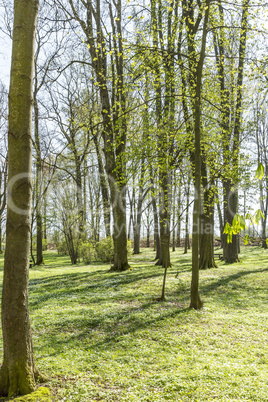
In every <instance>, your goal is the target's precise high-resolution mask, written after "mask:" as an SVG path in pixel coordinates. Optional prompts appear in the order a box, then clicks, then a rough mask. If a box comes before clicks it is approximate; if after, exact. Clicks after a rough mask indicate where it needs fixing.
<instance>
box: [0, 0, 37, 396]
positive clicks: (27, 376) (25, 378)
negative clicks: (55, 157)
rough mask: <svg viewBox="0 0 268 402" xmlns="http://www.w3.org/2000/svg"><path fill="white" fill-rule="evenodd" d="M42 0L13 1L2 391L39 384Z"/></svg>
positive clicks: (14, 392) (25, 390)
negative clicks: (33, 289)
mask: <svg viewBox="0 0 268 402" xmlns="http://www.w3.org/2000/svg"><path fill="white" fill-rule="evenodd" d="M37 10H38V2H37V1H36V0H31V1H29V0H15V1H14V29H13V47H12V64H11V80H10V89H9V130H8V161H9V172H8V184H9V194H8V207H7V227H6V252H5V264H4V279H3V293H2V329H3V345H4V360H3V364H2V367H1V371H0V395H2V396H9V397H11V396H15V395H19V394H22V395H25V394H28V393H30V392H32V391H33V390H34V388H35V379H36V378H37V377H38V372H37V369H36V367H35V363H34V356H33V343H32V333H31V327H30V317H29V310H28V276H29V251H30V231H31V193H32V192H31V168H32V166H31V163H32V158H31V148H32V138H31V119H32V113H31V107H32V83H33V81H32V76H33V58H34V35H35V27H36V16H37Z"/></svg>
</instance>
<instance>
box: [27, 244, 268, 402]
mask: <svg viewBox="0 0 268 402" xmlns="http://www.w3.org/2000/svg"><path fill="white" fill-rule="evenodd" d="M241 256H242V262H240V263H238V264H232V265H226V264H224V263H223V262H219V263H218V268H216V269H212V270H206V271H201V272H200V292H201V295H202V298H203V299H204V302H205V304H204V308H203V309H202V310H200V311H194V310H189V308H188V306H189V293H190V280H191V278H190V276H191V272H190V268H191V256H190V254H189V255H186V256H185V255H183V254H182V250H179V251H176V252H175V253H171V257H172V262H173V265H172V267H171V268H170V269H169V274H168V279H167V290H166V296H167V301H166V302H164V303H159V302H157V301H156V298H157V297H158V296H159V295H160V292H161V285H162V274H163V270H162V268H160V267H156V266H155V265H154V263H153V258H154V253H153V251H149V252H148V250H146V249H143V250H142V254H140V255H137V256H131V258H130V262H131V268H132V269H131V270H130V271H127V272H123V273H114V272H109V265H103V264H94V265H89V266H84V265H81V264H80V265H78V266H71V265H70V264H69V263H68V258H67V257H61V256H58V255H57V253H51V252H49V253H46V255H45V263H46V264H45V265H44V266H42V267H33V268H31V270H30V284H29V286H30V299H29V307H30V311H31V319H32V327H33V337H34V346H35V356H36V361H37V365H38V367H39V368H40V369H41V370H42V371H44V372H46V373H47V374H49V375H50V376H51V381H50V383H49V384H48V385H49V386H50V388H51V389H52V392H53V401H74V402H88V401H137V402H138V401H166V400H170V401H250V400H251V401H254V402H255V401H268V397H267V395H268V384H267V374H268V373H267V363H268V358H267V356H268V346H267V338H268V303H267V296H268V290H267V283H268V252H267V251H266V252H265V251H263V250H261V249H259V248H255V247H254V248H253V247H251V248H244V249H243V250H242V253H241ZM217 262H218V261H217Z"/></svg>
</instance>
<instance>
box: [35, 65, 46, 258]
mask: <svg viewBox="0 0 268 402" xmlns="http://www.w3.org/2000/svg"><path fill="white" fill-rule="evenodd" d="M36 70H37V69H36V68H35V74H37V71H36ZM33 97H34V138H35V149H36V264H37V265H41V264H44V257H43V228H42V214H41V198H42V177H41V171H42V158H41V147H40V138H39V109H38V104H37V94H36V88H35V91H34V94H33Z"/></svg>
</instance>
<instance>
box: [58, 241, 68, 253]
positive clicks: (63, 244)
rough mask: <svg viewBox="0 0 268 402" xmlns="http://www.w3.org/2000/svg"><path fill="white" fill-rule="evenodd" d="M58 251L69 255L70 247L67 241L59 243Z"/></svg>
mask: <svg viewBox="0 0 268 402" xmlns="http://www.w3.org/2000/svg"><path fill="white" fill-rule="evenodd" d="M57 252H58V254H60V255H68V254H69V253H68V247H67V243H66V241H61V242H60V243H58V244H57Z"/></svg>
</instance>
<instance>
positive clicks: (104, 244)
mask: <svg viewBox="0 0 268 402" xmlns="http://www.w3.org/2000/svg"><path fill="white" fill-rule="evenodd" d="M96 258H97V259H98V260H100V261H102V262H113V259H114V244H113V238H112V237H111V236H109V237H106V238H105V239H102V240H100V241H99V242H98V243H96Z"/></svg>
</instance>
